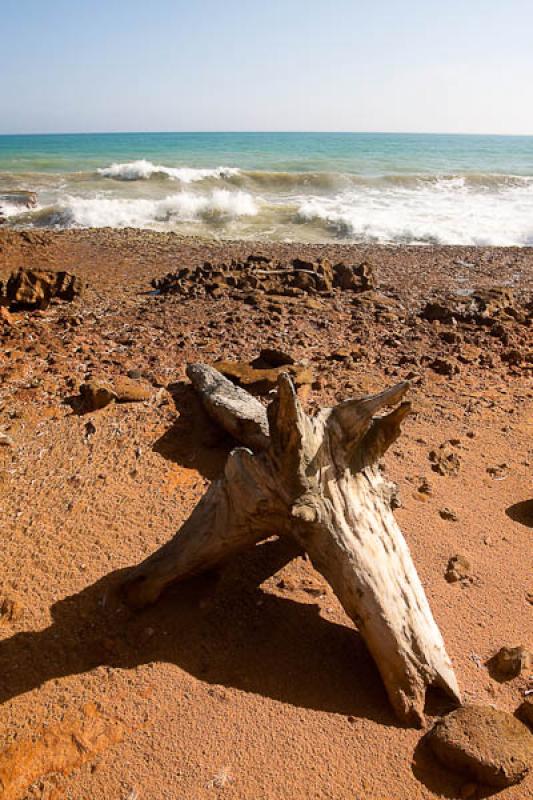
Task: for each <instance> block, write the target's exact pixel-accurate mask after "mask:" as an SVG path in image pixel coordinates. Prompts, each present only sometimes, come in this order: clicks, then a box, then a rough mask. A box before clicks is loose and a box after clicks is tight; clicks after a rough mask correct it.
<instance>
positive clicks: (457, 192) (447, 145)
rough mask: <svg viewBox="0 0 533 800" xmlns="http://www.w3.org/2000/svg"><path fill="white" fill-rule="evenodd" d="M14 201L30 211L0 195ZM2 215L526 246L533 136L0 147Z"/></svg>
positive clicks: (49, 222) (269, 237)
mask: <svg viewBox="0 0 533 800" xmlns="http://www.w3.org/2000/svg"><path fill="white" fill-rule="evenodd" d="M19 190H29V191H32V192H35V193H36V205H35V207H33V208H26V207H24V206H21V204H20V203H18V202H15V200H16V198H14V197H13V195H12V194H11V195H10V194H8V193H10V192H11V193H12V192H14V191H19ZM0 211H1V212H2V214H3V215H4V219H5V221H6V222H7V223H8V224H9V225H13V226H20V227H33V228H91V227H96V228H101V227H112V228H125V227H133V228H145V229H151V230H160V231H175V232H176V233H180V234H186V235H195V236H208V237H215V238H221V239H250V240H263V241H282V242H303V241H305V242H328V241H346V242H368V243H383V244H417V245H427V244H453V245H504V246H505V245H517V246H528V245H529V246H533V136H481V135H480V136H476V135H444V134H432V135H426V134H390V133H99V134H61V135H59V134H57V135H56V134H54V135H16V136H10V135H9V136H0Z"/></svg>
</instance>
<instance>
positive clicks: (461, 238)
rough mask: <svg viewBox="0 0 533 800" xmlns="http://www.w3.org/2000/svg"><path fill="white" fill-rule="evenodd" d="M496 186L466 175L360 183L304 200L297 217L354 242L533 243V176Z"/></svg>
mask: <svg viewBox="0 0 533 800" xmlns="http://www.w3.org/2000/svg"><path fill="white" fill-rule="evenodd" d="M491 188H492V191H489V190H488V188H486V187H482V188H481V189H480V188H479V186H476V185H475V184H473V182H472V181H471V180H469V179H466V178H463V177H461V178H447V179H440V180H436V181H433V182H421V183H419V184H417V185H415V186H413V187H407V186H405V185H401V184H400V185H396V186H389V187H388V188H387V189H385V190H384V189H383V188H378V187H369V186H366V187H359V188H358V189H357V190H353V189H352V190H349V191H344V192H340V193H337V194H335V195H333V196H327V197H324V196H316V195H315V196H309V197H306V198H301V201H300V203H299V207H298V211H297V219H298V221H299V222H300V223H301V224H305V225H313V226H316V225H321V226H322V227H323V228H324V229H325V230H327V231H329V232H331V233H333V234H334V235H336V236H338V237H341V238H347V239H350V240H352V241H375V242H383V243H409V244H427V243H434V244H451V245H501V246H510V245H519V246H520V245H521V246H525V245H533V180H532V179H529V178H525V179H516V180H513V181H507V182H505V183H503V182H501V183H500V184H499V189H498V190H496V191H495V190H494V187H491Z"/></svg>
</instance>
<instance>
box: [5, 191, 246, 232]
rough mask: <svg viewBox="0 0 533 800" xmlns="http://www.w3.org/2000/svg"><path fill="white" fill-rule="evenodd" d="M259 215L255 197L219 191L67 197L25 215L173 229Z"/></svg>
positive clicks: (78, 223) (44, 221)
mask: <svg viewBox="0 0 533 800" xmlns="http://www.w3.org/2000/svg"><path fill="white" fill-rule="evenodd" d="M257 213H258V207H257V204H256V203H255V201H254V199H253V198H252V197H251V195H248V194H246V193H244V192H230V191H228V190H227V189H219V190H218V191H213V192H211V193H209V194H207V195H195V194H192V193H190V192H178V193H176V194H172V195H168V196H167V197H165V198H163V199H161V200H151V199H147V198H135V199H133V198H124V197H105V196H101V195H100V196H94V197H79V196H67V197H65V198H64V200H63V201H62V202H61V203H60V204H58V205H57V206H49V207H45V208H38V209H36V210H35V211H34V212H30V213H29V214H26V215H24V216H25V218H26V219H31V220H32V223H33V224H34V225H36V226H39V227H43V226H46V227H63V228H64V227H69V228H70V227H80V228H104V227H111V228H129V227H131V228H151V227H156V228H169V227H170V228H172V227H173V226H174V225H175V224H176V223H180V222H206V223H224V222H228V221H231V220H233V219H237V218H238V217H243V216H255V215H256V214H257ZM20 221H21V222H22V221H23V220H22V218H21V219H20Z"/></svg>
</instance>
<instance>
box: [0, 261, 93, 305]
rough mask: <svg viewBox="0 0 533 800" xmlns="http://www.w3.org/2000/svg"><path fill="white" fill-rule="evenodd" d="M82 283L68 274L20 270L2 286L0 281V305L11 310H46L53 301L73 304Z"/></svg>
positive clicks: (51, 271) (81, 288)
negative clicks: (57, 300) (55, 299)
mask: <svg viewBox="0 0 533 800" xmlns="http://www.w3.org/2000/svg"><path fill="white" fill-rule="evenodd" d="M83 288H84V287H83V284H82V282H81V281H80V279H79V278H78V277H76V276H75V275H72V274H71V273H70V272H64V271H60V272H55V271H53V270H40V269H19V270H17V271H16V272H12V273H11V275H10V276H9V278H8V279H7V281H6V283H5V284H2V283H1V282H0V305H3V306H7V307H8V308H9V309H10V310H12V311H19V310H23V309H31V310H34V309H45V308H48V306H49V304H50V301H51V300H52V299H54V298H57V299H59V300H64V301H66V302H72V301H73V300H74V299H75V298H77V297H80V296H81V294H82V291H83Z"/></svg>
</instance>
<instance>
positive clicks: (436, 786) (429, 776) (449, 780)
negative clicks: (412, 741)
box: [412, 736, 502, 800]
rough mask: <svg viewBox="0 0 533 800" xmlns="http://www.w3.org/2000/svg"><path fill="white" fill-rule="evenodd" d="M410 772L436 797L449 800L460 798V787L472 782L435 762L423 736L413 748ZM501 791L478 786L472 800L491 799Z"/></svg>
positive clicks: (425, 737) (490, 787)
mask: <svg viewBox="0 0 533 800" xmlns="http://www.w3.org/2000/svg"><path fill="white" fill-rule="evenodd" d="M412 770H413V775H414V776H415V778H416V779H417V780H418V781H420V783H423V784H424V786H426V787H427V788H428V789H429V790H430V791H431V792H432V793H433V794H434V795H435V796H436V797H446V798H449V800H457V798H458V797H461V796H462V795H461V789H462V787H463V786H464V785H465V784H466V783H471V782H472V779H469V778H467V777H465V776H461V775H458V774H455V773H453V772H450V770H449V769H446V767H444V766H442V765H441V764H440V763H439V762H438V761H437V759H436V758H435V756H434V755H433V753H432V752H431V748H430V746H429V743H428V739H427V736H423V737H422V739H420V741H419V742H418V744H417V746H416V748H415V752H414V755H413V763H412ZM474 783H475V781H474ZM501 791H502V789H495V788H494V787H492V786H482V785H480V784H478V785H477V790H476V793H475V794H474V795H473V800H483V798H486V797H492V796H493V795H495V794H498V792H501Z"/></svg>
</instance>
